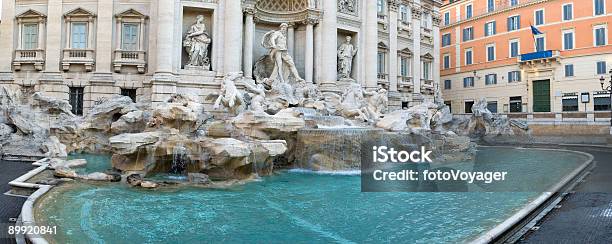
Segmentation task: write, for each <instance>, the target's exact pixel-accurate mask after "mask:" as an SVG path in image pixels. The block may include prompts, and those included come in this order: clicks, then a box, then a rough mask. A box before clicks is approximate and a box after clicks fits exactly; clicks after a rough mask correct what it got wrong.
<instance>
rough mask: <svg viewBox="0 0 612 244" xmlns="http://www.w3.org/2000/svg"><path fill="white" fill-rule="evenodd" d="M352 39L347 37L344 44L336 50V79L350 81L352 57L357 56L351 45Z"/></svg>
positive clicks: (354, 48)
mask: <svg viewBox="0 0 612 244" xmlns="http://www.w3.org/2000/svg"><path fill="white" fill-rule="evenodd" d="M351 39H352V37H350V36H347V37H346V42H345V43H342V45H340V47H339V48H338V78H339V79H340V80H341V79H351V72H352V70H353V57H355V54H357V48H356V47H354V46H353V44H352V43H351Z"/></svg>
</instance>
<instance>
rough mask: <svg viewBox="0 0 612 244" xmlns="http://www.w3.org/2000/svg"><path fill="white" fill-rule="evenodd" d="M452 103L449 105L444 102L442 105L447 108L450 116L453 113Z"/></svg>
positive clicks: (448, 102) (449, 102) (447, 102)
mask: <svg viewBox="0 0 612 244" xmlns="http://www.w3.org/2000/svg"><path fill="white" fill-rule="evenodd" d="M452 104H453V103H451V101H444V105H446V106H447V107H448V112H450V113H451V114H452V113H453V106H452Z"/></svg>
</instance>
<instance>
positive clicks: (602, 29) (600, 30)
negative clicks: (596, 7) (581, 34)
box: [593, 25, 608, 47]
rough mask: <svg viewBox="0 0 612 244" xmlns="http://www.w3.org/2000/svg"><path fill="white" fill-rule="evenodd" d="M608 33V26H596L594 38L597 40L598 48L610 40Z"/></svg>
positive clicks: (595, 42)
mask: <svg viewBox="0 0 612 244" xmlns="http://www.w3.org/2000/svg"><path fill="white" fill-rule="evenodd" d="M606 32H608V31H607V28H606V26H602V25H600V26H595V28H593V36H594V37H593V38H594V40H595V41H594V44H595V46H596V47H599V46H605V45H606V43H607V41H606V40H607V39H608V37H607V33H606Z"/></svg>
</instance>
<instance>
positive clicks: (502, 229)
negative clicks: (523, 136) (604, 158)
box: [470, 146, 595, 243]
mask: <svg viewBox="0 0 612 244" xmlns="http://www.w3.org/2000/svg"><path fill="white" fill-rule="evenodd" d="M482 147H499V148H509V147H507V146H482ZM529 149H533V150H543V151H558V152H571V153H577V154H582V155H584V156H587V157H588V159H587V160H586V161H585V162H584V163H582V165H581V166H580V167H578V168H576V169H575V170H574V171H572V172H571V173H570V174H568V175H567V176H565V177H564V178H563V179H562V180H561V181H559V183H557V184H555V185H553V186H552V187H551V188H550V189H549V190H548V191H547V192H544V193H542V194H541V195H540V196H538V197H537V198H536V199H534V200H533V201H531V202H530V203H528V204H527V205H526V206H525V207H523V208H522V209H521V210H519V211H518V212H516V213H515V214H514V215H512V216H511V217H509V218H507V219H506V220H504V222H502V223H501V224H499V225H497V226H495V227H494V228H493V229H491V230H489V231H487V232H486V233H484V234H481V235H480V236H479V237H477V238H475V239H473V240H471V241H470V243H491V242H493V241H495V240H496V239H497V238H499V237H501V236H502V235H503V234H504V233H506V232H508V231H509V230H512V229H513V228H515V227H516V226H517V225H518V224H520V222H521V221H522V220H524V219H525V218H526V217H528V216H529V215H530V214H531V213H533V211H535V210H536V209H537V208H538V207H540V205H542V204H544V203H545V202H546V201H547V200H548V199H549V198H551V197H552V196H553V195H554V194H555V192H557V191H559V190H561V189H563V188H564V187H566V186H569V185H570V184H571V183H572V181H573V180H574V179H576V178H577V177H578V176H579V175H580V174H581V173H582V172H583V171H584V170H585V169H586V168H587V167H589V166H590V165H591V164H592V163H593V159H594V158H595V157H593V155H591V154H589V153H585V152H579V151H572V150H565V149H549V148H529Z"/></svg>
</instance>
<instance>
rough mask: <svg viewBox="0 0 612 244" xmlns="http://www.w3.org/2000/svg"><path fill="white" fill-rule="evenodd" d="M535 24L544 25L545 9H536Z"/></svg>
mask: <svg viewBox="0 0 612 244" xmlns="http://www.w3.org/2000/svg"><path fill="white" fill-rule="evenodd" d="M534 15H535V25H536V26H538V25H543V24H544V9H538V10H536V11H535V14H534Z"/></svg>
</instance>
